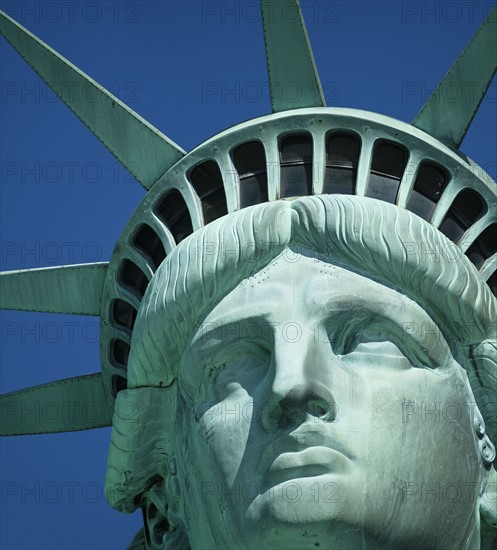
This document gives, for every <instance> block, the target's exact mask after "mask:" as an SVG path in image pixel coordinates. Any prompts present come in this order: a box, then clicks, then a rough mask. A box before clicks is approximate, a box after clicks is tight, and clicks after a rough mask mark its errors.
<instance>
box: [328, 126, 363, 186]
mask: <svg viewBox="0 0 497 550" xmlns="http://www.w3.org/2000/svg"><path fill="white" fill-rule="evenodd" d="M360 151H361V142H360V140H359V138H358V137H357V136H355V135H353V134H338V133H337V134H331V135H330V136H329V137H328V140H327V142H326V170H325V173H324V183H323V193H341V194H343V195H353V194H354V193H355V186H356V179H357V165H358V164H359V154H360Z"/></svg>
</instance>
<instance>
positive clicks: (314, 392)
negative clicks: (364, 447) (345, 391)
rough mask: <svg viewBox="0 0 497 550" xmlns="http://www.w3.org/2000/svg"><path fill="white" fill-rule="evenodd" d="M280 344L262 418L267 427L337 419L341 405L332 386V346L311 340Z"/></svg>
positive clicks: (273, 359)
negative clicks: (339, 405) (338, 403)
mask: <svg viewBox="0 0 497 550" xmlns="http://www.w3.org/2000/svg"><path fill="white" fill-rule="evenodd" d="M284 344H285V343H284V342H283V343H280V345H278V343H276V345H275V352H274V354H273V358H272V365H271V367H272V380H271V387H270V389H269V391H268V400H267V402H266V403H265V404H264V409H263V415H262V421H263V426H264V428H265V429H266V430H268V431H272V430H275V429H279V428H282V427H289V426H293V425H295V426H298V425H300V424H302V423H303V422H305V421H306V420H311V421H318V420H322V421H326V422H333V421H334V420H335V419H336V416H337V412H338V405H337V402H336V400H335V397H334V395H333V390H332V388H331V387H330V386H331V384H330V383H329V382H330V376H329V369H331V368H332V364H331V363H332V362H333V361H332V358H331V352H330V349H329V346H325V345H322V344H317V343H315V342H313V341H311V340H310V339H309V341H301V342H298V343H297V344H295V343H290V344H289V343H286V345H284Z"/></svg>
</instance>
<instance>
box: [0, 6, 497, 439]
mask: <svg viewBox="0 0 497 550" xmlns="http://www.w3.org/2000/svg"><path fill="white" fill-rule="evenodd" d="M290 4H291V5H292V7H294V8H295V10H297V11H296V13H297V14H298V17H295V18H289V17H284V16H283V15H282V14H283V12H284V10H283V8H284V7H288V5H290ZM261 5H262V15H263V28H264V38H265V46H266V57H267V65H268V74H269V79H270V82H271V86H270V91H271V102H272V106H273V114H270V115H268V116H263V117H260V118H256V119H253V120H250V121H248V122H245V123H242V124H240V125H238V126H235V127H233V128H230V129H228V130H226V131H224V132H221V133H220V134H218V135H216V136H214V137H212V138H211V139H209V140H207V141H206V142H204V143H202V144H201V145H199V146H198V147H196V148H195V149H194V150H192V151H191V152H189V153H186V152H185V151H184V150H183V149H181V148H180V147H179V146H178V145H176V144H175V143H173V142H172V141H171V140H170V139H169V138H167V137H166V136H165V135H163V134H162V133H161V132H160V131H159V130H157V129H156V128H154V127H153V126H152V125H151V124H149V123H148V122H147V121H145V120H144V119H143V118H141V117H140V116H139V115H138V114H137V113H135V112H134V111H132V110H131V109H130V108H129V107H128V106H126V105H125V104H124V103H123V102H121V101H120V100H119V99H118V98H116V97H115V96H113V95H112V94H110V93H109V92H108V91H107V90H105V89H104V88H102V87H101V86H100V85H99V84H97V83H96V82H95V81H93V80H92V79H91V78H90V77H88V76H87V75H85V74H84V73H83V72H82V71H80V70H79V69H77V68H76V67H75V66H74V65H72V64H71V63H69V62H68V61H67V60H66V59H64V58H63V57H62V56H60V55H59V54H58V53H57V52H55V51H54V50H52V49H51V48H50V47H49V46H47V45H46V44H44V43H43V42H41V41H40V40H39V39H37V38H36V37H35V36H34V35H32V34H31V33H30V32H29V31H28V30H26V29H25V28H23V27H22V26H21V25H19V24H18V23H16V22H15V21H14V20H13V19H12V18H10V17H9V16H8V15H6V14H3V13H2V14H1V16H0V30H1V33H2V35H3V36H4V37H5V39H6V40H7V41H8V42H9V43H10V44H11V45H12V46H13V47H14V48H15V49H16V50H17V51H18V52H19V53H20V55H21V56H22V57H23V58H24V59H25V60H26V61H27V62H28V64H29V65H30V66H31V67H32V68H33V69H34V70H35V71H36V72H37V73H38V74H39V75H40V76H41V78H42V79H43V80H45V82H46V83H47V84H48V85H49V86H51V87H52V89H53V90H54V91H55V93H57V95H59V97H60V99H61V100H62V101H64V102H65V103H66V104H67V105H68V106H69V108H70V109H71V110H72V111H73V112H74V113H75V114H76V115H77V116H78V117H79V118H80V119H81V120H82V122H83V123H84V124H85V125H86V126H88V128H89V129H90V130H91V131H92V132H93V133H94V134H95V136H96V137H97V138H98V139H99V140H100V141H101V142H102V143H103V144H104V145H105V146H106V147H107V148H108V149H109V150H110V151H111V152H112V153H113V154H114V155H115V157H116V158H117V159H118V160H119V161H120V162H121V163H122V164H123V165H124V166H125V167H126V168H127V169H128V170H129V171H130V172H131V173H132V174H133V175H134V176H135V177H136V179H137V180H138V181H139V183H140V184H141V185H142V186H143V187H144V188H145V189H146V190H147V194H146V195H145V197H144V198H143V200H142V201H141V203H140V204H139V205H138V207H137V208H136V210H135V212H134V213H133V214H132V216H131V218H130V219H129V221H128V223H127V225H126V227H125V228H124V230H123V232H122V234H121V236H120V238H119V241H118V243H117V245H116V247H115V250H114V252H113V254H112V257H111V260H110V262H109V263H94V264H84V265H74V266H61V267H56V268H43V269H33V270H24V271H13V272H4V273H2V274H1V281H2V301H1V304H0V305H1V307H2V308H4V309H18V310H30V311H45V312H55V313H75V314H87V315H99V316H100V319H101V338H100V351H101V367H102V373H95V374H94V375H89V376H80V377H75V378H68V379H65V380H61V381H59V382H56V383H51V384H48V385H43V386H38V387H36V388H28V389H27V390H21V391H18V392H15V393H11V394H7V395H4V396H2V398H1V399H2V400H3V401H4V402H7V401H8V402H9V403H18V404H19V403H25V402H29V400H30V399H33V398H34V397H35V396H36V398H37V399H38V400H39V401H50V400H54V399H57V398H58V396H60V395H62V394H64V395H66V398H67V396H68V395H73V396H77V400H78V401H81V400H83V401H84V400H87V401H90V400H91V401H92V402H98V403H100V404H101V411H100V412H101V414H99V415H98V418H97V420H95V419H88V418H85V419H83V418H81V419H79V420H78V419H74V418H71V420H70V421H69V420H68V419H64V418H60V419H59V420H58V421H57V422H50V423H46V424H43V423H40V422H37V423H36V425H35V424H30V423H29V422H26V421H24V422H22V423H21V422H19V419H18V418H17V417H16V416H15V415H12V416H10V417H9V418H8V419H7V420H8V421H7V422H4V423H3V426H2V434H3V435H14V434H26V433H49V432H56V431H74V430H80V429H88V428H96V427H100V426H108V425H111V423H112V410H113V406H114V401H115V398H116V396H117V393H118V392H119V391H120V390H122V389H124V388H126V386H127V362H128V355H129V352H130V347H131V346H132V331H133V326H134V323H135V319H136V316H137V312H138V310H139V307H140V303H141V301H142V299H143V296H144V295H145V291H146V289H147V286H148V284H149V283H150V281H151V280H152V278H153V277H154V274H155V272H156V271H157V269H158V268H159V266H160V265H161V263H162V262H163V261H164V259H165V258H166V257H167V256H168V255H169V254H170V253H171V252H172V251H173V249H174V248H175V247H176V246H177V245H178V244H179V243H180V242H181V241H182V240H183V239H185V238H186V237H187V236H188V235H190V234H192V233H193V232H195V231H197V230H199V229H200V228H202V227H204V226H205V225H207V224H209V223H210V222H212V221H214V220H216V219H218V218H220V217H221V216H224V215H226V214H230V213H233V212H236V211H238V210H240V209H243V208H246V207H249V206H253V205H256V204H259V203H263V202H269V201H275V200H278V199H285V198H290V197H295V196H310V195H320V194H346V195H356V196H359V197H370V198H373V199H377V200H380V201H385V202H387V203H391V204H394V205H396V206H397V207H399V208H403V209H406V210H408V211H410V212H412V213H414V214H415V215H417V216H418V217H420V218H422V219H424V220H426V221H427V222H428V223H429V224H431V225H432V226H433V227H435V228H436V229H437V230H438V231H439V232H440V233H442V234H443V235H445V237H447V238H448V239H449V240H450V241H451V242H452V243H453V244H454V246H455V247H456V248H457V250H458V251H460V254H464V255H466V256H467V258H468V259H469V260H470V261H471V262H472V263H473V264H474V266H475V267H476V269H477V270H478V272H479V276H480V277H481V279H482V281H485V282H486V284H487V285H488V286H489V287H490V290H491V291H492V293H493V294H494V295H496V296H497V185H496V183H495V182H494V181H493V180H492V178H491V177H490V176H489V175H488V174H487V173H486V172H485V171H484V170H483V169H482V168H481V167H480V166H479V165H478V164H476V163H475V162H473V161H472V160H471V159H469V158H467V157H466V156H465V155H464V154H463V153H462V152H461V151H460V150H459V147H460V145H461V142H462V140H463V138H464V136H465V134H466V132H467V130H468V128H469V126H470V124H471V121H472V120H473V117H474V115H475V113H476V111H477V109H478V106H479V104H480V102H481V100H482V98H483V96H484V94H485V93H486V90H487V89H488V86H489V85H490V82H491V80H492V77H493V75H494V74H495V71H496V67H497V32H496V28H495V27H496V26H495V20H496V17H497V8H494V9H493V10H492V12H491V13H490V14H489V15H488V17H487V19H486V21H485V22H484V23H483V25H482V26H481V28H480V29H479V30H478V31H477V33H476V34H475V36H474V37H473V39H472V40H471V42H470V43H469V44H468V46H467V47H466V49H465V50H464V51H463V52H462V54H461V55H460V56H459V58H458V59H457V60H456V61H455V63H454V65H453V66H452V68H451V69H450V70H449V72H448V73H447V75H446V76H445V77H444V79H443V80H442V81H441V83H440V84H439V86H438V88H437V90H435V92H434V93H433V95H432V96H431V97H430V98H429V99H428V101H427V102H426V103H425V105H424V106H423V108H422V109H421V111H420V112H419V114H418V115H417V117H416V118H415V120H414V121H413V123H412V124H407V123H404V122H400V121H398V120H395V119H393V118H390V117H387V116H383V115H379V114H375V113H370V112H366V111H359V110H355V109H342V108H328V107H326V104H325V100H324V97H323V92H322V88H321V84H320V81H319V76H318V73H317V70H316V66H315V63H314V59H313V55H312V51H311V48H310V44H309V40H308V37H307V33H306V30H305V25H304V22H303V18H302V14H301V11H300V7H299V4H298V2H291V1H288V2H274V1H272V2H266V1H265V0H263V1H262V2H261ZM63 81H71V82H75V83H76V86H75V87H74V88H71V90H68V89H67V88H66V87H63V86H58V85H57V82H63ZM295 81H296V82H299V83H300V85H301V91H302V93H301V94H300V97H299V98H298V100H297V101H295V100H292V101H289V99H288V98H287V97H285V95H284V93H283V90H284V89H285V86H284V85H283V84H285V83H291V82H295ZM468 81H471V82H478V83H480V86H479V87H477V88H478V90H479V93H475V91H474V89H473V88H472V89H471V90H472V93H471V94H469V93H468V94H466V95H464V94H463V95H462V96H461V98H460V100H459V101H457V102H454V101H451V100H450V98H449V97H448V95H447V94H443V93H441V91H442V90H444V89H446V88H447V87H448V86H451V85H454V84H459V85H460V84H461V83H463V82H468ZM88 87H92V88H94V89H95V90H96V91H98V93H99V94H100V96H101V98H102V100H101V101H99V102H90V101H88V97H89V95H88V94H86V97H85V96H84V95H83V89H87V88H88ZM461 88H462V86H461ZM69 92H70V93H69ZM60 289H63V290H64V291H63V292H60Z"/></svg>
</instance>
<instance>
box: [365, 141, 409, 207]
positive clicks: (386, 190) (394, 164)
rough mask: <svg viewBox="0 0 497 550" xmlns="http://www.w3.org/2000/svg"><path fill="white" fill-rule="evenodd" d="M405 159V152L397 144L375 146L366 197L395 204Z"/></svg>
mask: <svg viewBox="0 0 497 550" xmlns="http://www.w3.org/2000/svg"><path fill="white" fill-rule="evenodd" d="M407 158H408V155H407V150H406V149H405V148H404V147H402V146H400V145H398V144H397V143H393V142H391V141H381V142H379V143H378V144H377V145H375V148H374V151H373V160H372V163H371V172H370V174H369V182H368V189H367V192H366V196H367V197H372V198H374V199H379V200H382V201H386V202H390V203H393V204H395V200H396V198H397V193H398V191H399V186H400V182H401V180H402V176H403V175H404V170H405V169H406V166H407Z"/></svg>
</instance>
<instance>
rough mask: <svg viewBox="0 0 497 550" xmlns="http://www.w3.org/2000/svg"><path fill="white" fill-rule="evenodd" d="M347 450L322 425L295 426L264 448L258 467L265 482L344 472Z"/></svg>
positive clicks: (346, 464) (349, 462)
mask: <svg viewBox="0 0 497 550" xmlns="http://www.w3.org/2000/svg"><path fill="white" fill-rule="evenodd" d="M351 458H352V457H351V454H350V452H348V451H347V450H346V449H345V448H344V447H343V446H342V445H340V444H339V443H338V442H337V441H336V440H335V439H334V438H333V437H331V436H330V435H329V434H327V433H326V432H324V431H323V430H322V429H319V430H317V429H311V430H300V429H299V430H298V431H295V432H293V433H291V434H286V435H283V436H281V437H279V438H278V439H276V440H275V441H274V442H273V443H272V444H271V445H269V447H268V448H267V449H266V451H265V452H264V454H263V455H262V459H261V462H260V465H259V468H258V471H259V473H260V474H262V475H263V476H264V479H265V481H267V482H268V483H281V482H283V481H287V480H289V479H295V478H299V477H312V476H318V475H323V474H331V473H344V472H346V471H347V470H348V469H350V466H351Z"/></svg>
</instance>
